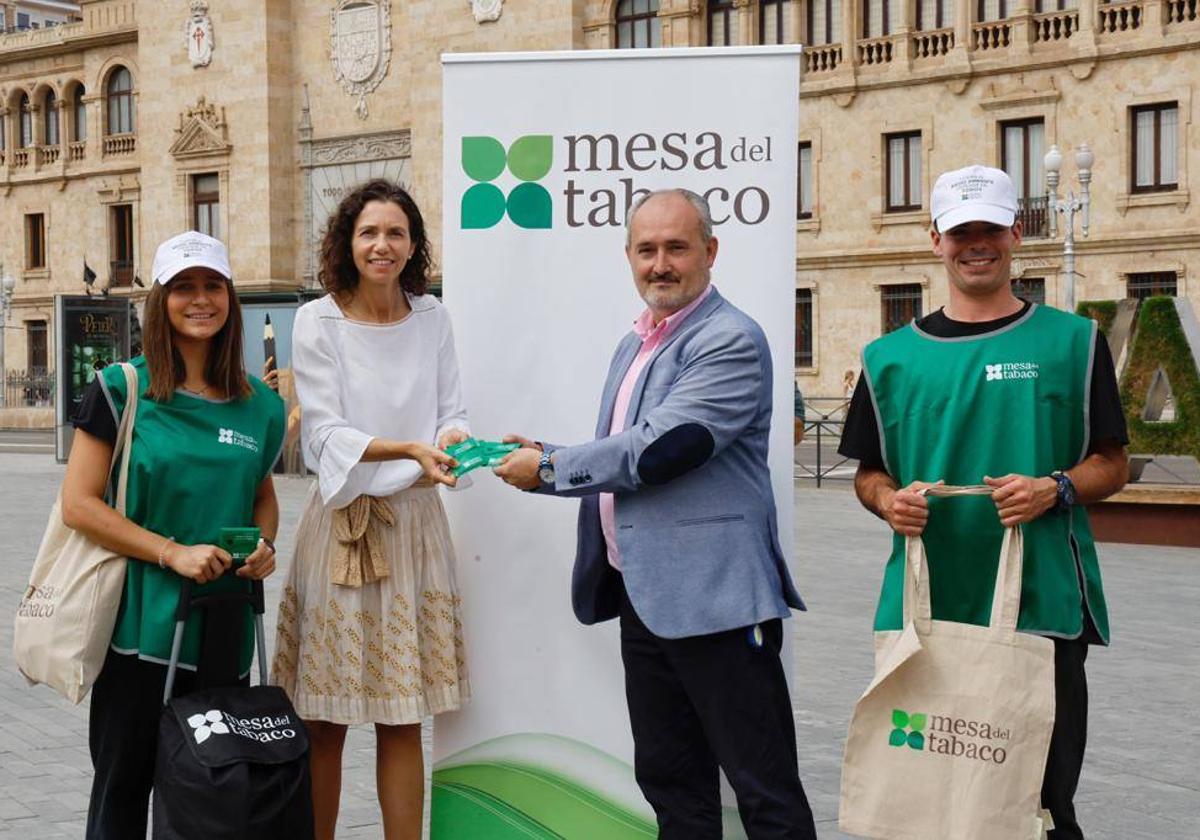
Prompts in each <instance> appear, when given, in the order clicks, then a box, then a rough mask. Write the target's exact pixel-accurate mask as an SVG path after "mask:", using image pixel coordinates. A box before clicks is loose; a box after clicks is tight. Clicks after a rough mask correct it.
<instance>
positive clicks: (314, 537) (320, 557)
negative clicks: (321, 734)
mask: <svg viewBox="0 0 1200 840" xmlns="http://www.w3.org/2000/svg"><path fill="white" fill-rule="evenodd" d="M387 503H388V505H389V506H390V507H391V508H392V510H393V512H394V513H395V518H396V524H395V526H393V527H391V528H387V529H386V530H385V534H384V538H383V542H384V548H385V552H386V554H387V556H388V570H389V574H388V576H387V577H385V578H382V579H380V580H377V581H374V582H372V583H367V584H364V585H363V586H361V587H348V586H339V585H336V584H334V583H333V582H332V581H331V579H330V578H331V572H332V564H333V558H334V556H335V554H336V551H337V541H336V539H335V537H334V535H333V527H332V520H333V511H332V510H330V509H329V508H327V507H326V506H325V505H324V504H322V502H321V494H320V492H319V491H318V489H317V484H316V482H313V487H312V490H311V491H310V492H309V496H308V501H307V503H306V505H305V510H304V515H303V516H302V517H301V520H300V527H299V530H298V532H297V534H296V553H295V556H294V557H293V559H292V564H291V568H290V569H289V570H288V577H287V582H286V584H285V585H284V588H283V599H282V601H281V602H280V605H279V624H278V628H277V631H276V636H275V658H274V662H273V663H272V667H271V672H272V673H271V681H272V682H274V683H275V684H276V685H279V686H282V687H283V689H284V690H285V691H286V692H287V693H288V696H289V697H291V699H292V703H293V704H294V705H295V706H296V711H297V712H298V713H299V714H300V717H302V718H304V719H306V720H323V721H329V722H331V723H343V724H356V723H384V724H407V723H418V722H419V721H420V720H421V719H422V718H423V717H426V716H428V715H431V714H438V713H439V712H446V711H451V710H454V709H458V708H460V707H461V706H462V705H463V704H465V703H466V702H467V700H468V698H469V697H470V686H469V683H468V681H467V668H466V658H465V655H464V651H463V637H462V616H461V609H460V600H459V597H458V587H457V586H456V584H455V579H454V564H455V561H454V546H453V545H452V544H451V542H450V530H449V527H448V525H447V522H446V513H445V511H444V510H443V508H442V501H441V499H440V498H439V496H438V491H437V488H435V487H410V488H408V489H406V490H402V491H400V492H399V493H396V494H395V495H394V496H391V497H389V498H388V499H387Z"/></svg>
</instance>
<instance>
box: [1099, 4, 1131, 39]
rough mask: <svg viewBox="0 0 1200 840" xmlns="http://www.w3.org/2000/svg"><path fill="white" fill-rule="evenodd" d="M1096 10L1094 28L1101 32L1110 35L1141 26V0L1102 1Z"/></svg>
mask: <svg viewBox="0 0 1200 840" xmlns="http://www.w3.org/2000/svg"><path fill="white" fill-rule="evenodd" d="M1097 11H1098V12H1099V16H1098V21H1097V22H1098V26H1097V27H1096V28H1097V29H1099V30H1100V32H1101V34H1104V35H1111V34H1113V33H1115V32H1128V31H1130V30H1132V29H1141V27H1142V3H1141V0H1133V2H1131V3H1102V4H1100V6H1099V8H1098V9H1097Z"/></svg>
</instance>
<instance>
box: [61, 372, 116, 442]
mask: <svg viewBox="0 0 1200 840" xmlns="http://www.w3.org/2000/svg"><path fill="white" fill-rule="evenodd" d="M71 424H72V425H73V426H74V427H75V428H76V429H83V430H84V431H85V432H87V433H88V434H89V435H91V436H92V437H97V438H100V440H103V441H107V442H108V443H111V444H113V445H114V446H115V445H116V442H117V419H116V418H115V417H113V410H112V406H111V405H110V404H109V402H108V398H107V397H106V396H105V395H104V389H103V388H101V387H100V374H99V373H97V374H96V378H95V379H93V380H92V382H91V384H90V385H88V386H87V388H85V389H84V392H83V399H81V400H80V401H79V407H78V408H77V409H76V410H75V413H74V414H73V415H72V416H71Z"/></svg>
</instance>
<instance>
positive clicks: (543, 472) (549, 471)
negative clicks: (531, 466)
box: [538, 452, 554, 484]
mask: <svg viewBox="0 0 1200 840" xmlns="http://www.w3.org/2000/svg"><path fill="white" fill-rule="evenodd" d="M538 478H540V479H541V480H542V483H544V484H553V483H554V453H552V452H543V453H542V457H541V458H539V459H538Z"/></svg>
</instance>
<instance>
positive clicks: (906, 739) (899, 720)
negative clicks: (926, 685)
mask: <svg viewBox="0 0 1200 840" xmlns="http://www.w3.org/2000/svg"><path fill="white" fill-rule="evenodd" d="M892 726H893V729H892V734H891V735H889V736H888V743H889V744H891V745H892V746H893V747H903V746H904V745H905V744H908V745H909V746H910V747H911V748H912V749H914V750H923V749H925V735H924V729H925V715H924V714H923V713H915V714H909V713H908V712H906V711H904V710H903V709H892Z"/></svg>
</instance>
